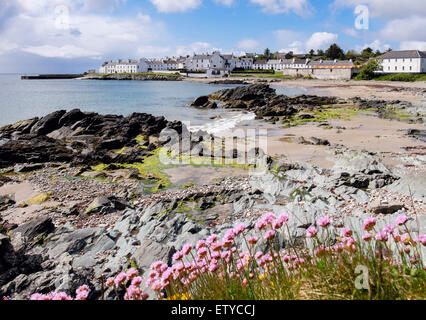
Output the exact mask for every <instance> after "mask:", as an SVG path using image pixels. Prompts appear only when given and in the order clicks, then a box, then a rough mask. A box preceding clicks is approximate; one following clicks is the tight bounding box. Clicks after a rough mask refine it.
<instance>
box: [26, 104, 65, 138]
mask: <svg viewBox="0 0 426 320" xmlns="http://www.w3.org/2000/svg"><path fill="white" fill-rule="evenodd" d="M65 113H66V111H65V110H59V111H55V112H52V113H51V114H48V115H47V116H45V117H44V118H41V119H40V120H39V121H37V123H36V124H35V125H34V126H33V127H32V128H31V131H30V133H33V134H36V135H46V134H48V133H50V132H52V131H54V130H56V129H58V128H59V120H60V119H61V118H62V116H63V115H64V114H65Z"/></svg>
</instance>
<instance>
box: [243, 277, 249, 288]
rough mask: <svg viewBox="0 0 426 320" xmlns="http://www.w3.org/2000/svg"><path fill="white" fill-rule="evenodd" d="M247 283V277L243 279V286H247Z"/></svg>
mask: <svg viewBox="0 0 426 320" xmlns="http://www.w3.org/2000/svg"><path fill="white" fill-rule="evenodd" d="M247 283H248V281H247V279H244V280H243V287H245V286H247Z"/></svg>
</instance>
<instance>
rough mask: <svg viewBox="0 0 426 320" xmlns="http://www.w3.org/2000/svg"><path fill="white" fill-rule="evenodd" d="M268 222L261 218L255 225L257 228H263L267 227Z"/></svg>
mask: <svg viewBox="0 0 426 320" xmlns="http://www.w3.org/2000/svg"><path fill="white" fill-rule="evenodd" d="M266 225H267V223H266V221H265V219H263V218H260V219H259V220H258V221H257V222H256V225H255V228H256V230H263V229H264V228H265V227H266Z"/></svg>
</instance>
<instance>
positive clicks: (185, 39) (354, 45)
mask: <svg viewBox="0 0 426 320" xmlns="http://www.w3.org/2000/svg"><path fill="white" fill-rule="evenodd" d="M332 43H337V44H338V45H339V46H341V47H342V48H343V49H344V50H345V51H346V50H349V49H355V50H357V51H361V50H362V49H363V48H366V47H368V46H369V47H371V48H373V49H374V50H381V51H384V50H386V49H388V48H392V49H393V50H400V49H401V50H405V49H419V50H425V51H426V1H422V0H405V1H397V0H0V73H80V72H84V71H87V70H88V69H98V68H99V66H100V65H101V64H102V62H104V61H107V60H116V59H129V58H135V59H136V58H142V57H147V58H160V57H166V56H167V57H172V56H176V55H188V54H189V55H192V54H193V53H205V52H212V51H214V50H220V51H221V52H223V53H234V54H235V55H241V54H243V53H244V52H258V53H260V52H263V51H264V50H265V48H267V47H268V48H270V49H271V51H273V52H275V51H281V52H288V51H293V52H294V53H304V52H308V51H309V50H311V49H314V50H318V49H327V48H328V47H329V46H330V45H331V44H332Z"/></svg>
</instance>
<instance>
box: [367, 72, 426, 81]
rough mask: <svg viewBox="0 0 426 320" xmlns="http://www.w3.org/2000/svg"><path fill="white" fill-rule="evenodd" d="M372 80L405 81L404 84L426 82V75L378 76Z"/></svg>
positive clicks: (399, 74)
mask: <svg viewBox="0 0 426 320" xmlns="http://www.w3.org/2000/svg"><path fill="white" fill-rule="evenodd" d="M372 80H375V81H403V82H415V81H426V74H412V73H397V74H386V75H381V76H376V77H374V78H373V79H372Z"/></svg>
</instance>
